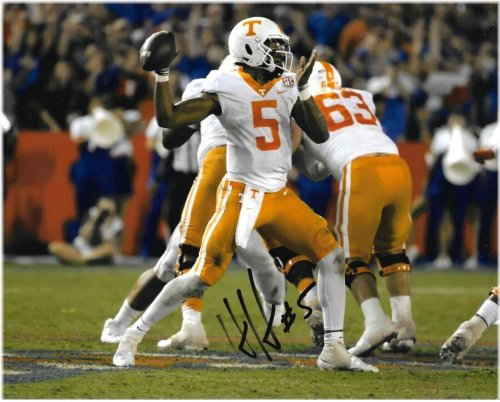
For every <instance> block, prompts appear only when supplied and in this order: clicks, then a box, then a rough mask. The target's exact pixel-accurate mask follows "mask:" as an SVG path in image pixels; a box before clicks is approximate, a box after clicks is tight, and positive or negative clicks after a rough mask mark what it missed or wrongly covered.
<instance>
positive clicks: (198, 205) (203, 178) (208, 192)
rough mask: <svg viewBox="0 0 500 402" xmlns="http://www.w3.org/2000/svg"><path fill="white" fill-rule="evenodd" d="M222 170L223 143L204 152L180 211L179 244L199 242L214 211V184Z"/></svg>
mask: <svg viewBox="0 0 500 402" xmlns="http://www.w3.org/2000/svg"><path fill="white" fill-rule="evenodd" d="M225 174H226V146H220V147H215V148H212V149H211V150H210V151H208V152H207V154H206V155H205V158H203V163H202V165H201V167H200V170H199V171H198V175H197V176H196V179H195V180H194V182H193V185H192V187H191V190H190V191H189V194H188V197H187V199H186V204H185V205H184V209H183V211H182V215H181V222H180V226H179V230H180V240H179V243H180V244H188V245H190V246H193V247H198V248H199V247H200V246H201V239H202V237H203V232H204V231H205V228H206V227H207V224H208V221H209V220H210V218H211V217H212V215H213V213H214V211H215V203H216V199H217V187H218V186H219V184H220V182H221V180H222V178H223V177H224V175H225Z"/></svg>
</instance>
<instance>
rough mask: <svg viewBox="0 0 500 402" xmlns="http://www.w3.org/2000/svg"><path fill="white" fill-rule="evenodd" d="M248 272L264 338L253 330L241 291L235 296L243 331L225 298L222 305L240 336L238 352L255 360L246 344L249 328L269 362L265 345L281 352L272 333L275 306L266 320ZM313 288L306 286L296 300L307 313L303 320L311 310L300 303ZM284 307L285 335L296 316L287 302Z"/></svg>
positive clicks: (225, 330) (254, 353)
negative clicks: (262, 324) (242, 318)
mask: <svg viewBox="0 0 500 402" xmlns="http://www.w3.org/2000/svg"><path fill="white" fill-rule="evenodd" d="M247 271H248V277H249V279H250V285H251V287H252V292H253V295H254V298H255V301H256V302H257V306H258V308H259V310H260V313H261V315H262V318H263V319H264V322H265V323H266V325H267V326H266V332H265V334H264V337H262V338H261V337H260V335H259V333H258V332H257V329H256V328H255V325H254V323H253V321H252V317H251V316H250V314H249V312H248V309H247V306H246V303H245V300H244V299H243V294H242V293H241V290H240V289H237V290H236V294H237V296H238V300H239V302H240V306H241V308H242V310H243V313H244V314H245V318H246V320H243V322H242V325H243V329H242V328H241V326H240V324H239V323H238V321H237V320H236V317H235V315H234V313H233V310H232V308H231V305H230V304H229V301H228V299H227V298H224V299H223V302H224V305H225V306H226V310H227V312H228V313H229V316H230V317H231V319H232V321H233V323H234V325H235V326H236V329H237V330H238V332H239V333H240V335H241V339H240V342H239V344H238V348H237V349H238V350H239V351H241V352H242V353H244V354H245V355H247V356H249V357H251V358H253V359H256V358H257V352H256V351H255V350H254V349H253V348H252V346H251V345H250V343H249V342H248V339H247V337H248V329H249V327H250V328H251V329H252V332H253V334H254V335H255V338H256V340H257V342H258V343H259V345H260V347H261V349H262V351H263V352H264V354H265V356H266V358H267V359H268V360H269V361H272V360H273V359H272V357H271V355H270V354H269V352H268V351H267V349H266V346H265V345H268V346H269V347H271V348H273V349H275V350H277V351H279V350H281V343H280V341H279V339H278V337H277V336H276V334H275V333H274V330H273V325H272V323H273V320H274V315H275V312H276V306H275V305H272V307H271V315H270V317H269V320H268V319H267V317H266V315H265V313H264V309H263V307H262V303H261V301H260V298H259V296H258V292H257V288H256V287H255V282H254V280H253V275H252V271H251V270H250V269H248V270H247ZM313 286H314V284H311V285H310V286H308V287H307V288H306V289H304V291H303V292H302V293H301V295H300V297H299V299H298V300H297V305H298V306H299V307H300V308H301V309H304V310H307V313H306V315H305V318H307V317H309V315H311V312H312V310H311V309H310V308H309V307H307V306H304V305H303V304H302V303H301V301H302V300H303V299H304V297H305V295H306V294H307V292H309V290H311V288H312V287H313ZM284 305H285V313H284V314H283V315H282V316H281V322H282V323H283V324H284V329H283V332H285V333H287V332H289V331H290V328H291V327H292V325H293V323H294V321H295V318H296V316H297V315H296V314H295V313H294V312H293V309H292V308H291V307H290V305H289V304H288V302H286V301H285V303H284ZM217 319H218V320H219V323H220V325H221V327H222V330H223V331H224V333H225V335H226V337H227V339H228V341H229V343H230V345H231V347H232V348H233V350H234V351H236V347H235V346H234V344H233V342H232V341H231V338H230V336H229V333H228V331H227V328H226V326H225V324H224V321H223V320H222V317H221V316H220V315H219V314H217ZM270 338H272V341H271V340H270Z"/></svg>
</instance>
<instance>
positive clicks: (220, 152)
mask: <svg viewBox="0 0 500 402" xmlns="http://www.w3.org/2000/svg"><path fill="white" fill-rule="evenodd" d="M221 68H222V66H221ZM203 82H204V79H197V80H194V81H191V82H190V83H189V84H188V85H187V87H186V89H185V90H184V93H183V95H182V99H188V98H192V97H195V96H198V95H199V93H200V89H201V86H202V84H203ZM197 131H199V132H200V134H201V142H200V145H199V147H198V154H197V159H198V165H199V166H200V170H199V172H198V175H197V177H196V179H195V181H194V183H193V186H192V188H191V190H190V193H189V195H188V198H187V200H186V204H185V205H184V209H183V212H182V216H181V222H180V224H179V225H178V227H177V228H176V229H175V230H174V232H173V233H172V236H171V237H170V240H169V243H168V246H167V248H166V250H165V252H164V253H163V255H162V256H161V257H160V259H159V260H158V262H157V263H156V265H155V267H154V268H152V269H149V270H147V271H146V272H144V273H143V274H142V275H141V276H140V277H139V278H138V280H137V281H136V283H135V284H134V286H133V287H132V289H131V290H130V292H129V294H128V295H127V298H126V299H125V300H124V302H123V304H122V306H121V307H120V309H119V311H118V313H117V314H116V316H115V317H114V318H110V319H108V320H106V322H105V323H104V328H103V330H102V334H101V341H102V342H104V343H119V342H120V339H121V337H122V335H123V333H124V332H125V330H126V328H127V327H128V326H129V325H130V324H132V322H133V321H134V320H135V319H137V317H139V316H140V314H141V313H142V312H143V311H144V310H145V309H146V308H147V307H148V306H149V305H150V304H151V302H152V301H153V300H154V299H155V297H156V296H157V295H158V294H159V293H160V291H161V290H162V289H163V287H164V286H165V284H166V283H168V282H169V281H170V280H172V279H173V278H174V277H175V275H176V273H177V274H183V273H185V272H187V271H188V270H189V269H190V267H191V266H192V265H193V263H194V261H195V260H196V257H197V256H198V252H199V246H200V244H201V237H202V235H203V232H204V230H205V227H206V225H207V223H208V220H209V219H210V217H211V215H212V213H213V212H214V210H215V199H216V191H217V186H218V184H219V182H220V181H221V179H222V177H223V176H224V174H225V172H226V163H225V162H226V149H225V148H226V147H225V135H226V134H225V130H224V129H223V128H222V127H221V125H220V123H219V121H218V120H217V118H216V117H215V116H208V117H207V118H206V119H204V120H203V121H202V122H201V123H200V124H199V125H196V126H193V127H187V128H182V129H180V130H164V132H163V138H164V142H167V144H166V145H167V148H172V147H173V145H175V146H180V145H181V144H180V143H179V142H180V141H182V139H184V140H186V141H187V140H188V139H189V137H190V136H192V135H193V134H194V133H196V132H197ZM173 141H176V144H173ZM178 251H179V253H180V254H179V256H178ZM237 253H238V258H239V259H240V261H241V262H242V264H243V265H244V266H245V267H247V268H251V269H252V271H253V277H254V279H255V284H256V286H257V288H258V289H259V291H260V293H261V295H262V298H263V299H264V309H265V311H266V314H267V316H268V317H269V314H270V311H271V305H272V304H275V305H276V313H275V320H276V319H277V321H278V322H279V318H280V317H281V312H282V310H283V309H284V307H283V299H284V295H285V283H284V278H283V274H281V273H280V272H279V271H278V270H277V269H276V268H275V264H274V261H273V259H272V258H271V256H270V255H269V253H268V252H267V249H266V248H265V246H264V244H263V242H262V239H261V238H260V236H259V235H258V234H257V233H252V235H251V237H250V239H249V244H248V246H247V248H246V249H241V248H238V250H237ZM201 310H202V299H201V295H197V296H193V297H190V298H189V299H187V300H186V301H185V302H184V303H183V305H182V317H183V323H182V328H181V330H180V331H179V332H177V333H176V334H174V335H173V336H171V337H170V338H169V339H167V340H163V341H160V342H159V343H158V347H160V348H176V349H186V350H201V349H204V348H206V347H207V346H208V339H207V336H206V333H205V329H204V327H203V324H202V321H201Z"/></svg>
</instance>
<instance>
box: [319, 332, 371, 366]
mask: <svg viewBox="0 0 500 402" xmlns="http://www.w3.org/2000/svg"><path fill="white" fill-rule="evenodd" d="M316 364H317V365H318V367H319V368H320V369H322V370H351V371H366V372H372V373H378V368H377V367H375V366H371V365H369V364H366V363H365V362H363V361H362V360H361V359H360V358H358V357H356V356H353V355H351V354H350V353H349V352H348V351H347V350H346V348H345V346H344V341H343V340H342V339H336V340H335V341H333V343H331V344H326V345H325V346H324V347H323V350H322V351H321V354H320V355H319V357H318V360H317V361H316Z"/></svg>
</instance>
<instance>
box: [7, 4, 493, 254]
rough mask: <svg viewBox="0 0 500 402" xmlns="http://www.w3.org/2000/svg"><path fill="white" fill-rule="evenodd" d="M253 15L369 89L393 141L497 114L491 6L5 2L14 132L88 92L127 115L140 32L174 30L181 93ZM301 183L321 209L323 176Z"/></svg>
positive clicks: (69, 116)
mask: <svg viewBox="0 0 500 402" xmlns="http://www.w3.org/2000/svg"><path fill="white" fill-rule="evenodd" d="M256 15H260V16H264V17H268V18H270V19H272V20H274V21H276V22H277V23H278V24H280V25H281V27H282V28H283V29H284V31H285V33H286V34H287V35H288V36H289V37H290V44H291V48H292V51H293V52H294V55H295V57H294V59H295V63H298V60H299V59H300V56H308V55H309V54H310V52H311V50H312V49H313V48H316V49H317V50H318V52H319V59H323V60H326V61H328V62H330V63H332V64H334V65H335V66H336V68H337V69H338V70H339V71H340V74H341V76H342V81H343V85H344V86H347V87H349V86H352V87H354V88H358V89H366V90H368V91H370V92H372V93H373V94H374V100H375V103H376V106H377V114H378V117H379V119H380V121H381V124H382V126H383V128H384V131H385V132H386V133H387V134H388V135H389V136H390V137H391V138H392V139H393V140H394V141H396V142H398V141H401V140H406V141H420V142H424V143H426V144H429V145H430V144H431V142H432V140H433V136H434V133H435V132H437V131H438V128H440V127H443V126H445V125H446V124H447V122H449V119H450V117H453V116H454V115H459V116H461V118H463V123H462V125H463V126H464V127H467V129H468V130H470V131H471V132H472V135H475V136H476V137H478V136H479V133H480V132H481V130H482V129H483V128H484V127H485V126H487V125H488V124H490V123H493V122H495V121H496V120H497V112H498V63H497V53H498V25H497V22H498V7H497V4H494V3H490V4H479V3H467V4H466V3H458V4H452V3H446V4H429V3H421V4H394V3H383V4H375V3H372V4H336V3H323V4H322V3H303V4H280V3H278V4H270V3H265V4H250V3H234V4H233V3H224V4H215V3H205V4H182V3H178V4H171V3H170V4H168V3H152V4H146V3H140V4H126V3H115V4H105V3H89V4H83V3H72V4H61V3H57V4H55V3H50V4H43V3H28V4H20V3H17V4H5V5H4V59H3V60H4V83H3V85H4V112H5V114H6V115H7V116H8V117H9V120H10V121H13V122H15V123H16V125H17V127H18V128H20V129H34V130H50V131H69V130H70V128H71V124H72V122H73V121H74V120H75V119H76V118H78V117H81V116H85V115H87V114H89V113H91V110H92V104H93V103H94V102H95V100H96V98H97V99H98V100H99V102H100V104H101V105H102V107H103V108H105V109H109V110H113V111H114V112H115V113H117V114H118V115H119V116H121V117H124V118H125V120H127V116H128V117H129V120H130V121H135V120H137V116H138V115H139V116H140V114H138V113H137V112H141V111H142V105H143V104H144V103H145V102H148V101H149V102H151V99H152V95H153V87H154V85H153V84H154V79H153V78H152V77H151V75H149V74H147V73H146V72H144V71H143V70H142V69H141V67H140V64H139V57H138V49H139V48H140V47H141V45H142V43H143V42H144V40H145V38H147V37H148V36H149V35H150V34H151V33H153V32H155V31H158V30H168V31H174V32H175V33H176V40H177V47H178V51H179V54H178V56H177V58H176V59H175V60H174V64H173V66H172V69H171V87H172V88H174V90H175V92H176V94H177V96H178V97H179V98H180V95H181V94H182V92H183V90H184V88H185V87H186V85H187V83H189V82H190V81H191V80H193V79H195V78H202V77H205V76H206V75H207V74H208V72H209V71H210V70H212V69H215V68H217V67H218V66H219V64H220V62H221V60H222V59H223V58H224V57H225V55H226V54H227V38H228V35H229V32H230V30H231V28H232V27H233V26H234V25H235V24H236V23H237V22H238V21H240V20H242V19H244V18H247V17H248V16H256ZM134 112H135V114H134ZM130 116H135V118H131V117H130ZM134 119H135V120H134ZM139 120H140V119H139ZM141 123H142V125H132V129H130V127H129V126H127V130H126V131H127V134H131V133H133V132H134V130H135V131H140V132H144V131H145V128H146V125H147V124H148V123H150V122H149V116H148V117H144V116H143V119H142V122H141ZM298 185H299V188H300V187H301V186H302V189H303V191H304V192H306V191H308V192H310V193H311V194H313V196H311V197H310V198H311V199H312V200H316V201H318V203H319V204H321V205H318V207H317V209H318V211H317V212H318V213H321V214H324V213H325V211H324V209H325V208H326V206H327V204H328V199H329V198H330V197H331V187H332V186H331V182H328V183H326V184H325V183H323V184H322V186H323V187H322V188H319V189H318V187H314V186H312V185H311V183H308V182H307V181H303V182H301V181H298ZM318 191H319V193H320V196H321V195H322V196H324V198H325V200H326V201H325V202H320V201H319V199H320V196H318ZM422 193H425V189H422ZM102 195H103V196H109V194H102ZM490 219H491V217H490ZM151 230H153V231H154V229H151ZM151 230H150V232H151ZM459 246H460V247H461V244H459ZM141 247H142V246H141ZM144 247H145V248H147V247H146V246H144ZM434 248H435V247H434ZM434 254H436V255H437V251H435V252H434ZM145 255H147V252H145ZM436 255H434V256H432V258H435V257H436ZM488 258H490V256H488Z"/></svg>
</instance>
